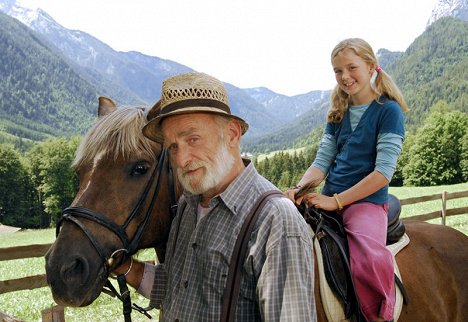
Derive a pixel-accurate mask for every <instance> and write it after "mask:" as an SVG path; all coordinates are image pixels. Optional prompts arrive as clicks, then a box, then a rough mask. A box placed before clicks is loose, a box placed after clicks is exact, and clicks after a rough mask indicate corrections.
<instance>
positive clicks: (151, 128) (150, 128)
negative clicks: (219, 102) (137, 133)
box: [142, 106, 249, 143]
mask: <svg viewBox="0 0 468 322" xmlns="http://www.w3.org/2000/svg"><path fill="white" fill-rule="evenodd" d="M150 113H151V111H150V112H149V113H148V119H149V118H151V116H150ZM193 113H209V114H217V115H221V116H224V117H227V118H233V119H236V120H238V121H239V122H240V124H241V130H242V135H244V134H245V132H247V130H248V129H249V124H248V123H247V122H246V121H244V120H243V119H242V118H240V117H238V116H235V115H232V114H228V113H226V112H224V111H222V110H220V109H218V108H214V107H208V106H190V107H187V108H181V109H178V110H175V111H172V112H169V113H161V114H159V115H157V116H156V117H153V118H152V119H151V120H150V121H149V122H148V123H147V124H146V125H145V126H144V127H143V130H142V131H143V135H144V136H146V137H147V138H148V139H150V140H152V141H155V142H158V143H163V142H164V136H163V133H162V129H161V122H162V121H163V119H165V118H167V117H170V116H174V115H181V114H193Z"/></svg>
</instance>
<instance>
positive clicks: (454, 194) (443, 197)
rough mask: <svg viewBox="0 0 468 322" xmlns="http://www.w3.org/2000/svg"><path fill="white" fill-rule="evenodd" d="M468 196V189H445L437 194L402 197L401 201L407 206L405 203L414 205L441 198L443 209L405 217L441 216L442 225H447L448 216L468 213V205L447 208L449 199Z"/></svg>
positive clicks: (425, 218) (423, 218)
mask: <svg viewBox="0 0 468 322" xmlns="http://www.w3.org/2000/svg"><path fill="white" fill-rule="evenodd" d="M466 197H468V190H466V191H457V192H447V191H443V192H442V193H436V194H433V195H427V196H420V197H413V198H406V199H401V200H400V202H401V205H402V206H405V205H412V204H416V203H421V202H426V201H433V200H439V199H440V200H441V201H442V209H441V210H437V211H432V212H429V213H425V214H421V215H415V216H410V217H405V219H414V220H421V221H426V220H430V219H435V218H441V219H442V225H444V226H445V224H446V218H447V217H449V216H455V215H463V214H467V213H468V207H466V206H465V207H459V208H450V209H447V200H451V199H459V198H466Z"/></svg>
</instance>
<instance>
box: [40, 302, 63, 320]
mask: <svg viewBox="0 0 468 322" xmlns="http://www.w3.org/2000/svg"><path fill="white" fill-rule="evenodd" d="M42 322H65V312H64V310H63V306H59V305H56V306H53V307H50V308H48V309H45V310H43V311H42Z"/></svg>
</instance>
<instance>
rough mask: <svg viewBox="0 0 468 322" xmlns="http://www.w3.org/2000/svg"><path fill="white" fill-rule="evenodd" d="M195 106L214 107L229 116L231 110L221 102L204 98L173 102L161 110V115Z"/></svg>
mask: <svg viewBox="0 0 468 322" xmlns="http://www.w3.org/2000/svg"><path fill="white" fill-rule="evenodd" d="M195 106H206V107H214V108H217V109H220V110H222V111H224V112H226V113H227V114H231V110H230V109H229V106H228V105H226V104H224V103H223V102H220V101H215V100H211V99H205V98H194V99H188V100H184V101H178V102H174V103H171V104H168V105H166V106H165V107H164V109H163V110H161V115H164V114H167V113H171V112H175V111H177V110H179V109H183V108H186V107H195Z"/></svg>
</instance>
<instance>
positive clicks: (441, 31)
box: [389, 17, 468, 128]
mask: <svg viewBox="0 0 468 322" xmlns="http://www.w3.org/2000/svg"><path fill="white" fill-rule="evenodd" d="M389 73H390V75H392V77H393V78H394V79H395V81H396V82H397V84H398V86H399V87H400V89H401V91H402V92H403V94H404V96H405V98H406V101H407V103H408V105H409V107H410V109H411V110H410V112H408V113H407V115H406V123H407V125H408V126H409V127H410V128H411V127H416V126H418V125H420V124H421V123H422V121H423V120H424V118H425V116H426V114H427V111H428V110H429V108H430V107H431V106H432V105H434V104H435V103H436V102H437V101H439V100H444V101H446V102H447V103H448V104H449V105H451V106H452V107H453V108H454V109H456V110H460V111H463V112H466V113H468V78H467V75H468V22H466V21H462V20H458V19H455V18H451V17H445V18H441V19H439V20H437V21H436V22H434V23H433V24H432V25H430V26H429V27H427V29H426V31H425V32H424V33H423V34H422V35H421V36H419V37H418V38H416V40H415V41H414V42H413V43H412V44H411V46H410V47H409V48H408V49H407V50H406V52H405V53H403V54H402V55H401V56H400V58H399V59H398V60H397V61H396V62H395V63H394V65H392V66H391V67H390V69H389Z"/></svg>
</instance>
